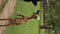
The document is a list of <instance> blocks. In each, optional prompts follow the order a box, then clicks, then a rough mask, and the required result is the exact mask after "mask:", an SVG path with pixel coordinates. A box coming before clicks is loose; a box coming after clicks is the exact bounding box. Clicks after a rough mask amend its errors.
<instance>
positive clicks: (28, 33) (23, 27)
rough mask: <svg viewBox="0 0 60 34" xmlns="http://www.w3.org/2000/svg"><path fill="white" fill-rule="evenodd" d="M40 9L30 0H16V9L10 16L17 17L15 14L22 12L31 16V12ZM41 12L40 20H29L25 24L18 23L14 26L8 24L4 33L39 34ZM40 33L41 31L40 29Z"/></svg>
mask: <svg viewBox="0 0 60 34" xmlns="http://www.w3.org/2000/svg"><path fill="white" fill-rule="evenodd" d="M37 10H40V5H38V7H35V6H34V5H33V4H32V2H24V1H23V0H17V5H16V10H15V12H14V15H13V16H12V18H15V17H18V16H17V14H23V15H25V16H31V15H32V14H33V12H36V11H37ZM42 15H43V14H42V13H41V14H40V16H41V19H40V20H30V21H28V22H27V23H25V24H20V25H16V26H9V27H8V28H7V30H6V33H5V34H39V27H38V26H39V23H40V24H42V22H43V20H42V18H43V16H42ZM40 34H43V33H41V31H40Z"/></svg>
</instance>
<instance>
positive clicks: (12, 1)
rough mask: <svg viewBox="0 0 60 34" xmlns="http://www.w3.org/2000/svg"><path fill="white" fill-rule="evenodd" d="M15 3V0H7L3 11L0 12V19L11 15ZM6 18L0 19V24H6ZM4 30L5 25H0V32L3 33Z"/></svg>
mask: <svg viewBox="0 0 60 34" xmlns="http://www.w3.org/2000/svg"><path fill="white" fill-rule="evenodd" d="M15 5H16V0H8V2H7V4H6V6H5V7H4V9H3V11H2V12H1V14H0V19H7V18H10V17H11V16H12V14H13V13H14V9H15ZM8 23H9V21H8V20H0V25H6V24H8ZM5 30H6V27H0V34H4V33H5Z"/></svg>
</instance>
